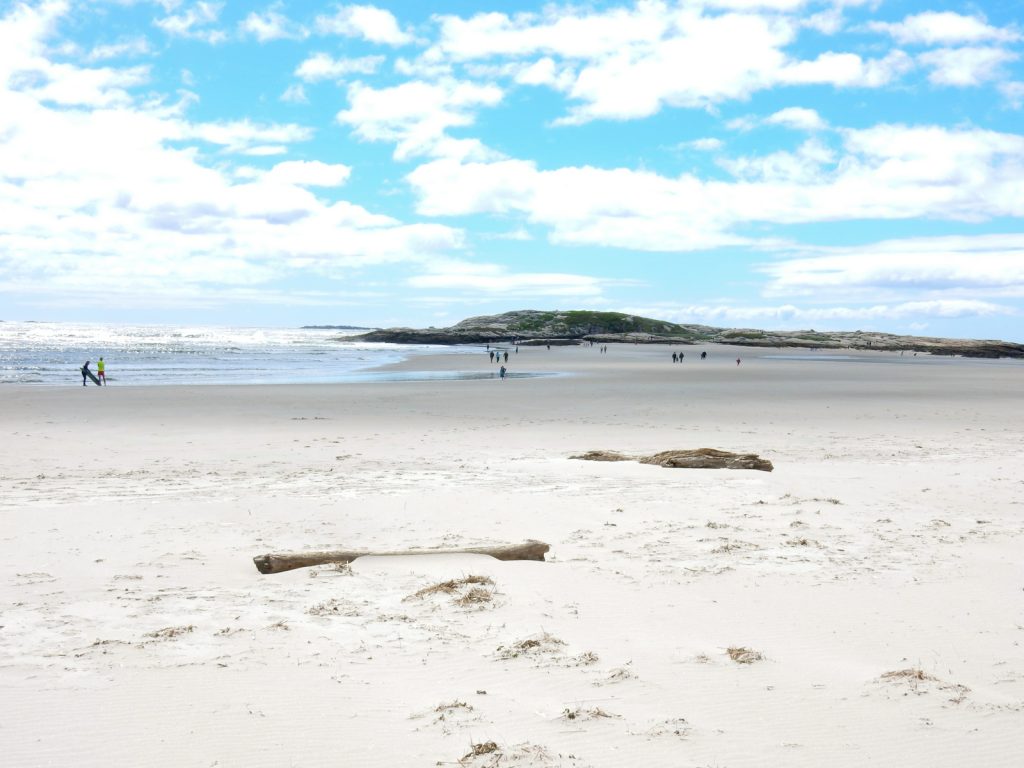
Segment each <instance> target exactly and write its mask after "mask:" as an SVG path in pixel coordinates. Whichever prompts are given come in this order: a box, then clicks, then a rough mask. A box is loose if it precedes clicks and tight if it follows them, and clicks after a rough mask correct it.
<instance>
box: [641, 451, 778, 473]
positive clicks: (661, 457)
mask: <svg viewBox="0 0 1024 768" xmlns="http://www.w3.org/2000/svg"><path fill="white" fill-rule="evenodd" d="M640 463H641V464H657V465H658V466H659V467H669V468H683V469H757V470H761V471H762V472H771V471H772V470H773V469H775V467H774V466H772V463H771V462H770V461H768V460H767V459H762V458H761V457H760V456H758V455H757V454H755V453H732V452H730V451H720V450H718V449H717V448H697V449H696V450H692V451H662V452H661V453H656V454H654V455H653V456H644V457H643V458H641V459H640Z"/></svg>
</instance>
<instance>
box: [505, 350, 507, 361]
mask: <svg viewBox="0 0 1024 768" xmlns="http://www.w3.org/2000/svg"><path fill="white" fill-rule="evenodd" d="M505 362H506V363H507V362H508V350H507V349H506V350H505Z"/></svg>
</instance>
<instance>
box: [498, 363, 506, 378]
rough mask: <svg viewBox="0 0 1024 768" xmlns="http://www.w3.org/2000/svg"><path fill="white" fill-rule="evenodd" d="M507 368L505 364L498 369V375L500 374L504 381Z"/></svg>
mask: <svg viewBox="0 0 1024 768" xmlns="http://www.w3.org/2000/svg"><path fill="white" fill-rule="evenodd" d="M506 370H507V369H506V368H505V366H504V365H503V366H501V368H500V369H498V376H499V377H500V378H501V380H502V381H504V380H505V373H506Z"/></svg>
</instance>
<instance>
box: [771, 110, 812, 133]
mask: <svg viewBox="0 0 1024 768" xmlns="http://www.w3.org/2000/svg"><path fill="white" fill-rule="evenodd" d="M764 122H766V123H767V124H769V125H782V126H785V127H786V128H793V129H796V130H798V131H820V130H822V129H824V128H827V127H828V123H826V122H825V121H824V120H823V119H822V118H821V115H819V114H818V113H817V112H816V111H815V110H813V109H807V108H806V107H786V108H785V109H780V110H779V111H778V112H775V113H774V114H772V115H769V116H768V117H766V118H765V119H764Z"/></svg>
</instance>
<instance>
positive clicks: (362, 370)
mask: <svg viewBox="0 0 1024 768" xmlns="http://www.w3.org/2000/svg"><path fill="white" fill-rule="evenodd" d="M359 333H361V332H360V331H343V330H320V329H300V328H243V327H240V328H231V327H216V326H171V325H108V324H87V323H41V322H39V323H37V322H0V384H33V385H35V384H38V385H43V386H65V385H79V386H80V385H81V383H82V374H81V373H80V369H81V367H82V364H83V363H85V361H86V360H89V361H91V362H92V365H91V366H90V368H91V369H92V370H93V371H94V372H95V371H96V361H97V360H98V359H99V357H100V356H101V355H102V356H103V358H104V360H105V361H106V365H107V378H108V380H109V382H110V384H111V386H113V385H131V386H140V385H141V386H153V385H165V384H286V383H287V384H292V383H328V382H341V381H368V380H375V379H381V378H389V379H400V378H407V377H408V374H390V375H385V374H379V373H373V372H368V369H370V368H374V367H376V366H379V365H386V364H388V363H394V362H398V361H399V360H402V359H403V358H407V357H410V356H413V355H424V354H437V353H440V352H443V353H448V354H451V353H459V352H465V353H467V354H469V353H476V352H478V351H479V350H478V349H477V348H475V347H467V348H458V347H455V348H453V347H441V346H423V345H401V344H376V343H366V342H359V341H346V340H345V338H346V337H351V336H355V335H358V334H359ZM90 386H92V385H91V384H90Z"/></svg>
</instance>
